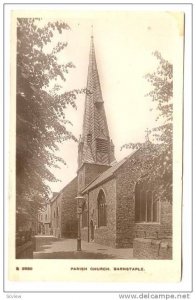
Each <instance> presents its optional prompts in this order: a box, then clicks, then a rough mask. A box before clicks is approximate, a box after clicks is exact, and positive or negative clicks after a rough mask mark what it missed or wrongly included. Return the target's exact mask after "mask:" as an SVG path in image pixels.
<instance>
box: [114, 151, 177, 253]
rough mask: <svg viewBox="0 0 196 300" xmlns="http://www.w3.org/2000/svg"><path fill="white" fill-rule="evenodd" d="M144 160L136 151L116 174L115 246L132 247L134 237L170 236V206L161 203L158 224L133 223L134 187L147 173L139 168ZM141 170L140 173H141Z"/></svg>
mask: <svg viewBox="0 0 196 300" xmlns="http://www.w3.org/2000/svg"><path fill="white" fill-rule="evenodd" d="M144 158H146V157H145V156H144V154H143V153H142V152H141V151H137V152H136V153H135V154H133V156H131V157H130V158H129V159H128V160H127V162H125V164H124V165H122V166H121V167H120V168H119V169H118V171H117V174H116V179H117V212H116V232H117V241H116V246H117V247H118V248H121V247H133V239H134V238H135V237H145V236H151V237H152V236H153V237H156V236H157V235H158V236H159V237H162V236H163V237H165V236H171V235H172V206H171V204H170V203H168V202H163V203H161V213H160V224H157V223H155V224H153V223H138V224H137V223H135V185H136V182H137V181H138V179H139V178H140V176H141V175H143V174H145V173H146V172H147V169H146V170H144V169H143V168H142V167H141V161H142V160H143V159H144ZM141 170H142V172H143V173H142V172H141Z"/></svg>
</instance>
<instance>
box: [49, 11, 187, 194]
mask: <svg viewBox="0 0 196 300" xmlns="http://www.w3.org/2000/svg"><path fill="white" fill-rule="evenodd" d="M57 15H58V16H59V20H63V21H65V22H67V23H68V24H69V26H70V27H71V30H69V31H67V30H66V31H64V32H63V34H61V35H59V36H56V37H55V39H56V40H55V41H54V42H53V43H55V42H56V41H58V40H60V41H62V42H68V46H67V47H66V49H64V50H63V51H62V53H61V55H60V57H59V61H60V62H62V63H67V62H69V61H72V62H73V63H74V65H75V68H73V69H71V70H70V72H69V74H68V75H67V80H66V82H65V83H63V90H64V91H66V90H67V91H69V90H71V89H73V88H85V87H86V83H87V72H88V62H89V51H90V36H91V34H92V25H93V36H94V45H95V53H96V60H97V67H98V72H99V77H100V84H101V89H102V95H103V100H104V106H105V111H106V117H107V122H108V127H109V133H110V138H111V139H112V140H113V143H114V145H115V156H116V159H117V161H119V160H121V159H122V158H123V157H125V156H127V155H128V154H129V153H130V152H131V150H130V149H123V150H122V151H121V150H120V149H121V146H122V145H124V144H126V143H129V142H143V141H144V140H145V130H146V128H149V129H151V128H153V127H154V126H157V123H156V122H155V119H156V115H157V112H156V109H154V110H152V111H151V108H153V107H154V104H153V103H152V101H151V99H150V98H148V97H145V94H147V93H148V92H149V91H150V90H151V89H152V87H151V86H150V85H149V83H148V82H147V81H146V79H145V78H144V75H145V74H147V73H151V72H153V71H155V70H156V67H157V60H156V58H155V57H154V56H153V55H152V52H154V51H155V50H158V51H159V52H160V53H161V54H162V56H163V57H164V58H165V59H167V60H168V61H169V62H170V63H173V64H174V67H175V64H176V59H175V56H176V53H177V52H178V50H179V49H178V47H179V45H181V44H179V40H180V43H182V41H181V35H182V23H181V22H180V20H181V19H180V18H182V15H179V14H174V13H173V14H171V13H168V12H147V11H146V12H140V11H139V12H138V11H137V12H136V11H135V12H133V11H126V12H123V11H106V12H104V11H101V12H93V11H89V12H87V11H80V12H59V14H57V13H55V18H56V16H57ZM84 104H85V95H84V94H83V95H80V96H79V97H78V98H77V100H76V105H77V110H74V109H73V108H71V107H69V108H67V109H66V111H65V116H66V118H67V119H69V120H70V121H71V122H72V123H73V126H70V127H69V129H70V130H71V131H72V132H73V133H74V135H75V136H76V137H77V138H79V135H80V134H82V123H83V113H84ZM154 108H155V107H154ZM77 151H78V145H77V143H76V142H74V141H66V142H64V143H62V144H61V145H59V152H58V153H57V154H58V155H59V156H60V157H62V158H64V160H65V161H66V163H67V164H66V166H64V165H60V169H57V170H56V169H54V170H53V169H52V172H54V174H55V175H56V177H57V178H58V179H60V180H61V181H60V182H55V183H48V184H49V186H50V187H51V189H52V191H53V192H58V191H60V190H61V189H62V188H63V187H64V186H65V185H66V184H67V183H68V182H70V181H71V180H72V179H73V178H74V177H75V176H76V172H77Z"/></svg>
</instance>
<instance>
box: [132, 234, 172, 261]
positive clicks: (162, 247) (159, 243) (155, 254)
mask: <svg viewBox="0 0 196 300" xmlns="http://www.w3.org/2000/svg"><path fill="white" fill-rule="evenodd" d="M133 258H134V259H172V240H171V239H169V238H168V239H148V238H147V239H145V238H135V239H134V241H133Z"/></svg>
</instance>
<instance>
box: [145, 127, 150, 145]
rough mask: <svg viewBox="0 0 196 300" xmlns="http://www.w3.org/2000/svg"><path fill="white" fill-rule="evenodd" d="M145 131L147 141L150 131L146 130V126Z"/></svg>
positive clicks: (147, 140)
mask: <svg viewBox="0 0 196 300" xmlns="http://www.w3.org/2000/svg"><path fill="white" fill-rule="evenodd" d="M145 132H146V136H145V138H146V142H149V134H150V133H151V131H150V130H148V128H147V129H146V130H145Z"/></svg>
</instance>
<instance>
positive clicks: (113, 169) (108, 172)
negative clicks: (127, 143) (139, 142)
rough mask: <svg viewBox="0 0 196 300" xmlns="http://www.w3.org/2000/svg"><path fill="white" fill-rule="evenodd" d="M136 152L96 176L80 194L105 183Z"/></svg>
mask: <svg viewBox="0 0 196 300" xmlns="http://www.w3.org/2000/svg"><path fill="white" fill-rule="evenodd" d="M137 151H138V149H136V150H135V151H133V152H132V153H131V154H129V155H128V156H126V157H125V158H123V159H122V160H121V161H119V162H118V163H116V164H115V165H113V166H112V167H110V168H109V169H108V170H106V171H105V172H103V173H101V174H99V175H98V177H96V178H95V179H94V180H93V181H92V182H90V184H89V185H87V186H86V187H85V188H84V190H83V191H82V194H84V193H86V192H87V191H89V190H91V189H93V188H95V187H96V186H98V185H99V184H101V183H102V182H104V181H107V180H108V179H109V178H111V177H112V176H113V175H114V173H115V172H116V171H117V170H118V169H119V168H120V167H121V166H122V165H123V164H124V163H125V162H126V161H127V160H128V159H129V158H130V157H131V156H132V155H134V154H135V153H136V152H137Z"/></svg>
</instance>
